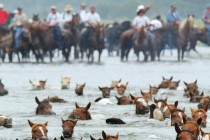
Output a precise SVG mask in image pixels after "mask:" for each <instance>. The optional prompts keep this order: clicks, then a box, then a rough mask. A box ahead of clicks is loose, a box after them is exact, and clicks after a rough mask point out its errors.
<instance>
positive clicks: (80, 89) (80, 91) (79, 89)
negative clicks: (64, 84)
mask: <svg viewBox="0 0 210 140" xmlns="http://www.w3.org/2000/svg"><path fill="white" fill-rule="evenodd" d="M84 87H85V83H84V84H76V88H75V93H76V94H77V95H79V96H81V95H83V89H84Z"/></svg>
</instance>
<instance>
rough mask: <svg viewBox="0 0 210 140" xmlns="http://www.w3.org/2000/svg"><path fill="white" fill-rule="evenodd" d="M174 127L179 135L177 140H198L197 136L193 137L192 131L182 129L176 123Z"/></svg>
mask: <svg viewBox="0 0 210 140" xmlns="http://www.w3.org/2000/svg"><path fill="white" fill-rule="evenodd" d="M174 125H175V130H176V133H177V135H176V140H198V139H197V136H195V135H193V133H192V132H191V131H190V130H182V129H180V127H179V125H178V124H177V123H175V124H174Z"/></svg>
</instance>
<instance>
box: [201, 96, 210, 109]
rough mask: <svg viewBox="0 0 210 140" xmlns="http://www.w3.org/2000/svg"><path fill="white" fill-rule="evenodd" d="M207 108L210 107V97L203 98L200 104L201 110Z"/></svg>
mask: <svg viewBox="0 0 210 140" xmlns="http://www.w3.org/2000/svg"><path fill="white" fill-rule="evenodd" d="M206 106H208V107H210V97H209V96H205V97H202V98H201V99H200V101H199V104H198V108H199V109H201V108H203V109H204V108H205V107H206Z"/></svg>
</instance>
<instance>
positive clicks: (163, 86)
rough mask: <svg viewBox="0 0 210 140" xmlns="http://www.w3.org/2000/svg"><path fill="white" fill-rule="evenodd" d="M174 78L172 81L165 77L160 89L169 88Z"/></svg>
mask: <svg viewBox="0 0 210 140" xmlns="http://www.w3.org/2000/svg"><path fill="white" fill-rule="evenodd" d="M172 80H173V76H171V78H170V79H166V78H164V77H163V81H162V82H161V83H160V84H159V86H158V88H169V84H170V83H171V82H172Z"/></svg>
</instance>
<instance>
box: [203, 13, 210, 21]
mask: <svg viewBox="0 0 210 140" xmlns="http://www.w3.org/2000/svg"><path fill="white" fill-rule="evenodd" d="M206 14H207V11H205V12H203V15H202V20H203V22H204V23H208V24H210V19H207V18H206Z"/></svg>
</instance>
